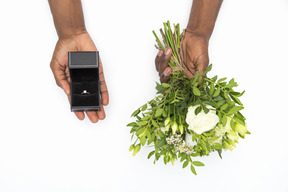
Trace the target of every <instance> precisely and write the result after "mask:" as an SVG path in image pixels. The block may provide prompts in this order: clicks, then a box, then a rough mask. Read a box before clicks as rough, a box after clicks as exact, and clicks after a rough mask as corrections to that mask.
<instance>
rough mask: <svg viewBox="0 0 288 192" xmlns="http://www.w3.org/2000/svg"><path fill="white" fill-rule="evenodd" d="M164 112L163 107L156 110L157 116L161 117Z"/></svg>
mask: <svg viewBox="0 0 288 192" xmlns="http://www.w3.org/2000/svg"><path fill="white" fill-rule="evenodd" d="M162 113H163V109H162V108H158V109H157V110H156V113H155V117H160V116H161V115H162Z"/></svg>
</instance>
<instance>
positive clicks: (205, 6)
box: [155, 0, 223, 82]
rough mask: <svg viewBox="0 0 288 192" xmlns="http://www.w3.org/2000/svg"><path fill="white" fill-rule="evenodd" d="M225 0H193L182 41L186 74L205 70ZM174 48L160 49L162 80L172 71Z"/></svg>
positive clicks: (159, 68)
mask: <svg viewBox="0 0 288 192" xmlns="http://www.w3.org/2000/svg"><path fill="white" fill-rule="evenodd" d="M222 1H223V0H193V5H192V8H191V12H190V18H189V22H188V25H187V28H186V33H185V36H184V39H183V41H182V44H181V46H182V50H183V59H184V64H185V65H186V68H187V70H186V71H185V74H186V75H187V76H188V77H193V75H194V74H195V72H196V71H199V72H200V73H201V72H204V71H205V70H206V68H207V66H208V64H209V56H208V45H209V39H210V37H211V34H212V32H213V29H214V25H215V22H216V19H217V15H218V12H219V10H220V7H221V4H222ZM171 53H172V50H171V48H167V49H166V50H165V52H164V51H162V50H160V51H159V52H158V54H157V56H156V59H155V67H156V70H157V71H158V74H159V77H160V81H161V82H168V80H169V76H170V73H171V71H172V69H171V67H169V65H168V64H169V60H170V58H171Z"/></svg>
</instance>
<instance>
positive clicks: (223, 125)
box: [127, 21, 250, 175]
mask: <svg viewBox="0 0 288 192" xmlns="http://www.w3.org/2000/svg"><path fill="white" fill-rule="evenodd" d="M160 32H161V35H162V37H163V43H164V45H163V44H162V43H161V41H160V40H159V38H158V37H157V35H156V33H155V31H153V33H154V35H155V37H156V41H157V44H158V46H156V47H157V48H158V49H162V50H165V49H166V48H167V47H171V49H172V57H171V59H170V62H169V64H170V66H171V67H172V73H171V76H170V79H169V82H168V83H162V84H158V83H157V86H156V90H157V94H158V96H157V97H155V98H154V99H152V100H151V101H149V102H148V103H146V104H144V105H143V106H141V107H140V108H138V109H137V110H136V111H134V112H133V114H132V116H133V117H136V121H135V122H132V123H129V124H128V125H127V126H129V127H132V128H131V131H130V132H131V133H132V140H133V136H136V137H137V138H136V139H135V142H134V143H133V144H132V145H131V146H130V151H133V156H135V155H136V154H137V153H138V152H139V150H140V149H141V146H145V145H149V146H153V149H154V150H153V151H151V152H150V153H149V155H148V159H149V158H150V157H152V156H153V155H154V157H155V160H154V163H155V162H156V161H157V160H159V159H160V157H161V156H162V157H163V160H164V163H165V164H167V163H168V162H171V163H172V164H174V161H175V160H177V159H180V162H183V168H185V167H187V166H188V165H190V169H191V171H192V172H193V173H194V174H195V175H196V171H195V167H194V166H204V164H203V163H201V162H200V161H194V160H192V159H193V158H194V157H198V156H200V157H203V156H208V155H209V154H210V153H211V152H213V151H217V152H218V154H219V156H220V157H221V158H222V156H221V153H222V151H223V150H226V149H229V150H231V151H232V149H233V147H236V145H235V143H238V139H239V137H241V138H245V134H250V132H249V131H248V130H247V127H246V123H245V117H244V116H243V115H242V113H241V112H240V110H242V109H243V108H244V107H243V104H242V103H241V101H240V99H239V97H241V96H242V95H243V94H244V91H243V92H241V93H240V92H236V91H234V89H233V88H234V87H237V86H238V85H237V83H236V82H235V81H234V79H231V80H230V81H229V82H227V81H226V78H220V79H218V78H217V76H215V77H213V78H209V77H207V76H206V75H207V72H209V71H210V70H211V69H212V64H210V65H209V66H208V68H207V70H206V71H205V72H204V73H202V74H199V73H198V72H196V73H195V74H194V76H193V77H192V78H189V77H187V76H186V75H185V73H184V69H185V65H184V63H183V62H182V61H183V60H182V57H183V56H182V49H181V41H182V40H183V37H184V33H185V31H184V32H183V33H182V34H180V27H179V24H177V25H174V33H173V32H172V30H171V26H170V23H169V21H168V22H167V23H164V32H163V30H162V29H160Z"/></svg>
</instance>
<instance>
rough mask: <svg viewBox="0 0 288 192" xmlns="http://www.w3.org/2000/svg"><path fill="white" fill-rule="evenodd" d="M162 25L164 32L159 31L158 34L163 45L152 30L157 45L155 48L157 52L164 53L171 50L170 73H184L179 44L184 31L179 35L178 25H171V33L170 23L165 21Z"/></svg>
mask: <svg viewBox="0 0 288 192" xmlns="http://www.w3.org/2000/svg"><path fill="white" fill-rule="evenodd" d="M163 25H164V32H163V29H160V33H161V36H162V39H163V43H164V46H163V44H162V43H161V41H160V39H159V38H158V36H157V34H156V33H155V31H154V30H153V34H154V36H155V38H156V42H157V45H155V46H156V48H157V49H159V50H163V51H165V49H167V48H168V47H170V48H171V49H172V57H171V59H170V61H169V64H170V67H171V68H172V71H173V72H175V71H184V70H185V68H186V67H185V64H184V62H183V54H182V48H181V42H182V40H183V38H184V34H185V30H184V31H183V32H182V33H181V34H180V25H179V24H177V25H175V24H174V25H173V26H174V32H172V29H171V25H170V22H169V21H167V22H166V23H165V22H164V23H163Z"/></svg>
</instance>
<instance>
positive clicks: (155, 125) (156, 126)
mask: <svg viewBox="0 0 288 192" xmlns="http://www.w3.org/2000/svg"><path fill="white" fill-rule="evenodd" d="M152 125H153V126H154V127H155V128H159V125H158V124H157V123H156V121H154V120H152Z"/></svg>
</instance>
